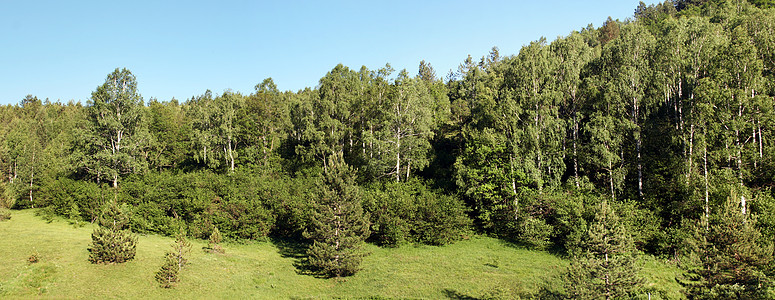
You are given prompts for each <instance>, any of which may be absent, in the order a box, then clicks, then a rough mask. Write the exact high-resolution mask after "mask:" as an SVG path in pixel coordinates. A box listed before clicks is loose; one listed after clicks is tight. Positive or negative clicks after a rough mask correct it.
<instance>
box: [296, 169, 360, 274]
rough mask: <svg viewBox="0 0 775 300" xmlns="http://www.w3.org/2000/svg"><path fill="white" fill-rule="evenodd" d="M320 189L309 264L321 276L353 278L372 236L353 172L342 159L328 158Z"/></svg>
mask: <svg viewBox="0 0 775 300" xmlns="http://www.w3.org/2000/svg"><path fill="white" fill-rule="evenodd" d="M318 190H319V192H320V194H319V195H320V196H319V198H318V199H317V201H316V205H315V208H316V212H315V214H314V217H313V219H312V225H313V229H312V231H311V232H309V233H308V234H307V235H306V236H307V237H308V238H310V239H312V245H311V246H310V247H309V249H308V250H307V255H308V257H309V264H310V266H311V267H312V268H314V269H315V270H316V272H318V274H320V275H322V276H326V277H343V276H350V275H353V274H355V273H356V272H357V271H358V270H359V269H360V264H361V261H362V259H363V257H364V256H365V255H366V253H365V252H364V251H363V246H364V245H363V244H364V240H365V239H366V237H368V235H369V222H368V216H366V215H365V214H364V213H363V208H362V205H361V195H360V191H359V189H358V187H357V186H356V185H355V172H354V170H353V169H352V167H350V166H349V165H347V164H346V163H345V162H344V160H343V159H342V157H341V156H334V157H333V158H329V161H328V170H327V171H326V172H325V176H324V177H323V181H322V182H321V184H320V185H319V187H318Z"/></svg>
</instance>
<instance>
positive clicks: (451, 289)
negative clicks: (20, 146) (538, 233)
mask: <svg viewBox="0 0 775 300" xmlns="http://www.w3.org/2000/svg"><path fill="white" fill-rule="evenodd" d="M91 230H92V227H91V226H90V225H87V226H84V227H80V228H74V227H73V226H71V225H69V224H68V223H67V222H65V221H64V220H54V221H53V222H51V223H47V222H46V221H44V220H43V219H41V218H40V217H37V216H35V215H34V213H33V211H32V210H24V211H14V212H13V216H12V219H11V220H9V221H4V222H0V236H2V237H3V243H0V297H3V298H30V297H42V298H60V299H61V298H91V299H105V298H135V299H137V298H145V299H148V298H153V299H159V298H177V299H196V298H220V299H225V298H229V299H246V298H253V299H283V298H285V299H288V298H297V299H298V298H300V299H308V298H316V299H319V298H338V297H342V298H426V299H440V298H451V299H478V298H513V297H515V295H525V296H527V295H530V294H532V293H535V292H536V291H537V290H538V288H539V287H540V286H542V285H543V284H544V281H545V279H549V278H550V277H551V276H553V275H555V274H557V273H558V270H560V269H562V268H564V267H565V265H566V264H567V263H566V261H564V260H562V259H560V258H557V257H556V256H554V255H552V254H549V253H546V252H541V251H529V250H524V249H521V248H519V247H515V246H514V245H511V244H508V243H505V242H503V241H500V240H497V239H493V238H487V237H479V236H477V237H472V238H471V239H469V240H464V241H461V242H458V243H456V244H453V245H449V246H443V247H433V246H403V247H399V248H378V247H375V246H369V248H368V250H369V251H370V252H371V255H370V256H368V257H367V258H366V260H365V261H364V263H363V271H362V272H359V273H358V274H356V275H354V276H352V277H349V278H347V279H344V280H335V279H319V278H315V277H313V276H307V275H300V274H298V273H297V269H296V268H295V267H294V263H296V262H297V258H296V257H295V256H294V255H293V254H294V248H293V247H287V245H288V244H287V243H283V242H281V241H275V242H255V243H249V244H227V245H226V249H227V250H226V254H224V255H218V254H208V253H205V252H204V251H201V250H200V249H201V248H202V246H203V245H204V243H203V242H202V241H194V242H193V250H192V252H191V256H190V257H191V259H190V265H189V266H188V267H187V268H186V269H184V270H183V271H182V282H181V283H180V285H179V286H178V287H176V288H174V289H163V288H160V287H158V283H157V282H156V281H154V279H153V274H154V272H156V270H157V269H158V268H159V266H160V265H161V263H162V260H163V254H164V251H165V250H167V249H168V248H169V247H170V244H171V243H172V241H173V240H172V239H171V238H168V237H162V236H157V235H146V236H141V237H140V238H139V242H138V249H137V258H136V259H135V260H133V261H131V262H128V263H125V264H118V265H94V264H90V263H89V262H88V260H87V258H88V252H87V251H86V248H87V247H88V245H89V242H90V234H91ZM36 251H37V253H38V254H39V257H40V262H38V263H35V264H31V263H28V262H27V259H28V257H29V256H30V255H31V254H32V253H34V252H36ZM645 270H646V273H649V274H651V277H652V278H651V281H652V282H654V283H655V284H653V286H654V287H655V288H657V289H664V290H672V292H671V293H670V295H672V296H676V295H680V294H678V293H677V289H678V288H679V286H678V285H677V284H676V283H675V281H674V280H672V279H671V276H673V274H675V272H677V269H675V268H673V267H669V266H666V265H663V264H661V263H657V262H655V261H650V262H649V263H647V267H646V269H645Z"/></svg>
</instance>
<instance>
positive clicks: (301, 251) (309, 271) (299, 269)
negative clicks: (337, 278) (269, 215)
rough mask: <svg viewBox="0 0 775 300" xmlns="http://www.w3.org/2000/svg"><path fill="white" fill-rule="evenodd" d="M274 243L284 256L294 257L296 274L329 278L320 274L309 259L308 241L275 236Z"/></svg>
mask: <svg viewBox="0 0 775 300" xmlns="http://www.w3.org/2000/svg"><path fill="white" fill-rule="evenodd" d="M271 241H272V243H273V244H274V245H275V246H276V247H277V249H278V253H280V256H282V257H284V258H292V259H293V267H294V268H296V274H299V275H309V276H314V277H316V278H328V277H325V276H322V275H321V274H319V273H318V272H317V271H316V270H315V269H314V268H313V267H312V265H310V264H309V260H308V259H307V248H308V247H309V244H308V243H304V242H301V241H299V240H296V239H289V238H280V237H273V238H271Z"/></svg>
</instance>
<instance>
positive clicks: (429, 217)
mask: <svg viewBox="0 0 775 300" xmlns="http://www.w3.org/2000/svg"><path fill="white" fill-rule="evenodd" d="M363 205H364V209H365V210H366V212H367V213H368V215H369V216H370V217H371V219H370V223H371V235H370V237H369V240H370V241H373V242H375V243H377V244H379V245H383V246H398V245H401V244H403V243H405V242H419V243H424V244H429V245H445V244H450V243H453V242H455V241H458V240H460V239H461V238H463V237H464V236H466V235H467V234H468V233H469V232H468V230H469V227H470V225H471V221H470V219H469V218H468V216H467V212H468V209H467V208H466V207H465V205H464V204H463V202H462V201H460V199H459V198H457V197H454V196H450V195H444V194H441V193H440V192H438V191H432V190H430V189H429V188H428V187H427V186H426V184H425V183H423V182H422V181H420V180H416V179H410V180H409V181H406V182H395V181H386V182H383V183H379V184H374V185H372V186H370V187H369V189H367V190H366V192H365V195H364V201H363Z"/></svg>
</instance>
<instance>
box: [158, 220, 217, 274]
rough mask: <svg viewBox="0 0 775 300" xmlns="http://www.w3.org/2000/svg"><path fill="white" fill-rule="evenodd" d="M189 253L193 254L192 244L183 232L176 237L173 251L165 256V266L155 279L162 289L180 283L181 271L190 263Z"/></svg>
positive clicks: (163, 265)
mask: <svg viewBox="0 0 775 300" xmlns="http://www.w3.org/2000/svg"><path fill="white" fill-rule="evenodd" d="M216 230H217V229H216ZM189 252H191V242H189V241H188V240H187V239H186V235H185V233H184V232H183V231H182V230H181V231H180V232H178V234H177V235H176V236H175V243H173V244H172V251H169V252H167V253H166V254H165V255H164V264H162V266H161V268H160V269H159V271H157V272H156V276H155V278H156V281H158V282H159V284H160V285H161V287H163V288H171V287H173V286H175V284H176V283H177V282H179V281H180V270H181V269H183V267H184V266H185V265H186V264H187V263H188V254H189Z"/></svg>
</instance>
